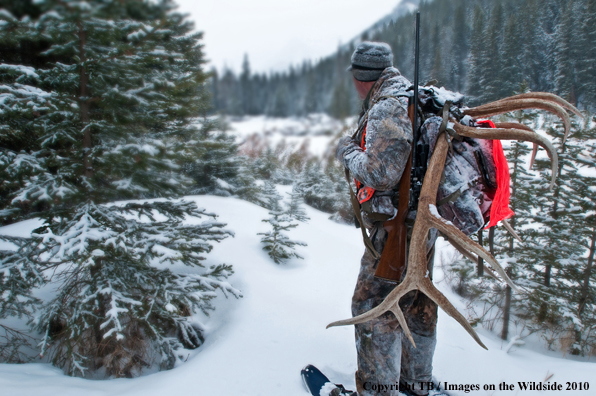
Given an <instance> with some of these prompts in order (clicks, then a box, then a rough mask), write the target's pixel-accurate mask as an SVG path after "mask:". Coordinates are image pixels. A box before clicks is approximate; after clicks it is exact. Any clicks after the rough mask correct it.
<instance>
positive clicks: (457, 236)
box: [430, 205, 519, 292]
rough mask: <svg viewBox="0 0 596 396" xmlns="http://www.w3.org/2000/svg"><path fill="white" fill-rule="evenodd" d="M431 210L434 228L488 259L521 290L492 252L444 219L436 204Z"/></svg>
mask: <svg viewBox="0 0 596 396" xmlns="http://www.w3.org/2000/svg"><path fill="white" fill-rule="evenodd" d="M431 210H432V213H433V215H434V216H433V217H431V218H430V221H431V222H432V225H433V227H434V228H436V229H437V230H439V231H441V232H442V233H443V234H445V235H447V237H448V238H449V240H452V239H453V240H454V241H455V242H456V243H457V244H459V245H460V246H464V247H465V248H467V249H469V250H470V251H471V252H472V253H474V254H476V255H478V256H480V257H482V258H483V259H484V260H486V262H488V263H489V264H490V265H491V267H493V268H494V269H495V270H496V271H497V273H498V274H499V275H500V276H501V278H503V280H504V281H505V282H507V284H508V285H509V286H511V288H512V289H513V290H514V291H516V292H519V288H518V287H517V286H516V285H515V283H513V281H512V280H511V279H509V276H507V274H506V273H505V270H504V269H503V267H501V265H500V264H499V262H498V261H497V260H496V259H495V258H494V256H493V255H492V254H490V253H489V252H487V251H486V250H485V249H484V248H483V247H482V246H480V245H479V244H477V243H476V242H474V241H473V240H471V239H470V238H469V237H467V236H466V234H464V233H463V232H461V231H460V230H459V229H457V228H456V227H455V226H454V225H453V224H452V223H450V222H448V221H447V220H445V219H443V218H442V217H441V216H440V215H439V212H437V209H436V207H435V206H434V205H432V206H431Z"/></svg>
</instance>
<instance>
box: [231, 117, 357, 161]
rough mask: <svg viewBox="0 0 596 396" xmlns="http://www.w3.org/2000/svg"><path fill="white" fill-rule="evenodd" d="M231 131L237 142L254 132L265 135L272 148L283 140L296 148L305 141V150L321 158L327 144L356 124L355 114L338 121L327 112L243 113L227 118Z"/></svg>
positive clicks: (350, 129)
mask: <svg viewBox="0 0 596 396" xmlns="http://www.w3.org/2000/svg"><path fill="white" fill-rule="evenodd" d="M228 123H229V126H230V133H231V134H232V135H234V136H236V139H237V141H238V143H242V142H244V141H245V140H246V139H248V138H249V137H250V136H251V135H253V134H258V135H260V136H261V137H264V138H265V139H266V140H267V141H268V143H269V144H270V146H271V148H275V146H276V145H277V144H279V143H281V142H282V141H285V142H286V143H287V144H294V145H295V147H294V148H295V149H298V147H300V145H302V144H303V143H304V142H305V140H308V142H307V144H308V152H309V153H310V154H312V155H315V156H318V157H321V156H323V155H324V154H326V153H327V152H328V150H329V144H330V143H331V141H333V139H334V138H335V137H336V136H337V135H338V134H339V133H341V132H342V131H343V130H344V129H345V128H349V129H348V130H349V131H350V133H351V132H353V130H354V128H355V127H356V119H355V118H354V117H351V118H347V119H346V120H345V121H343V122H342V121H340V120H337V119H335V118H332V117H330V116H328V115H327V114H318V113H315V114H309V115H307V116H304V117H292V118H275V117H267V116H246V117H241V118H233V119H229V120H228Z"/></svg>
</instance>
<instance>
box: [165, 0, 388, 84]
mask: <svg viewBox="0 0 596 396" xmlns="http://www.w3.org/2000/svg"><path fill="white" fill-rule="evenodd" d="M399 1H400V0H369V1H363V0H176V2H177V3H178V4H179V5H180V8H179V10H180V11H182V12H187V13H190V19H191V20H193V21H194V22H195V28H196V29H197V30H199V31H202V32H203V33H204V36H203V38H204V40H203V43H204V44H205V52H206V54H207V57H208V59H209V60H210V61H211V65H213V66H215V67H216V68H217V69H218V70H220V71H221V70H222V68H223V67H224V66H227V67H228V68H231V69H233V70H236V71H239V70H240V67H241V65H242V59H243V57H244V54H245V53H246V54H248V57H249V60H250V64H251V69H252V71H253V72H269V71H271V70H285V69H287V68H288V67H289V65H291V64H294V65H296V64H300V63H302V61H303V60H305V59H311V60H313V61H316V60H317V59H320V58H322V57H325V56H327V55H330V54H332V53H333V52H334V51H335V50H336V49H337V46H338V45H339V44H340V43H342V44H344V43H346V42H348V41H349V40H351V39H352V38H354V37H355V36H357V35H359V34H360V33H361V32H362V31H364V30H365V29H366V28H368V27H370V26H371V25H372V24H373V23H375V22H377V21H378V20H379V19H381V18H382V17H384V16H385V15H387V14H389V13H390V12H391V11H392V10H393V9H394V8H395V7H396V6H397V4H398V3H399Z"/></svg>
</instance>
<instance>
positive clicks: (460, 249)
mask: <svg viewBox="0 0 596 396" xmlns="http://www.w3.org/2000/svg"><path fill="white" fill-rule="evenodd" d="M449 243H450V244H451V246H453V247H454V248H455V249H456V250H457V251H458V252H460V253H461V254H463V255H464V256H466V257H467V258H468V259H470V260H471V261H472V262H474V263H477V262H478V256H476V255H475V254H474V253H472V252H470V251H468V250H467V249H466V248H464V247H463V246H460V245H458V244H457V242H455V241H453V240H450V241H449ZM482 266H483V268H484V271H485V272H486V273H487V274H488V275H490V276H491V277H492V278H494V279H496V280H499V281H500V279H499V277H498V276H497V275H495V273H494V272H492V271H491V270H490V269H489V268H488V267H487V266H486V265H484V263H483V264H482Z"/></svg>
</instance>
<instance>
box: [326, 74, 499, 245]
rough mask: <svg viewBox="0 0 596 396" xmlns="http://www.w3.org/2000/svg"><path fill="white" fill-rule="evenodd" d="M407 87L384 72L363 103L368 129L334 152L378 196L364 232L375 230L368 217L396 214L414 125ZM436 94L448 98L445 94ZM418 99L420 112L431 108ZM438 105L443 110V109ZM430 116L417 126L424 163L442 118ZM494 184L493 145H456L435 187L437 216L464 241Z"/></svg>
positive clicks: (478, 222) (479, 222)
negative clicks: (423, 146)
mask: <svg viewBox="0 0 596 396" xmlns="http://www.w3.org/2000/svg"><path fill="white" fill-rule="evenodd" d="M411 85H412V84H411V83H410V82H409V81H408V80H407V79H406V78H404V77H403V76H401V74H400V73H399V71H398V70H397V69H395V68H393V67H390V68H387V69H385V70H384V71H383V74H382V75H381V77H380V78H379V80H378V81H377V82H376V83H375V85H374V86H373V88H372V89H371V92H370V94H369V97H368V98H367V99H366V100H365V103H364V111H363V114H362V115H361V119H360V122H359V124H360V123H361V122H364V123H366V128H360V129H359V131H358V134H357V135H356V136H355V137H354V138H352V137H349V136H347V137H344V138H342V139H341V140H340V141H339V144H338V147H337V151H336V157H337V159H338V160H339V161H340V162H341V163H342V164H343V165H344V166H345V167H346V168H347V169H349V170H350V172H351V174H352V175H353V177H354V178H355V179H356V180H358V181H360V182H361V183H362V184H363V185H365V186H369V187H372V188H374V189H375V190H376V191H375V193H374V195H373V196H372V198H371V199H370V204H369V205H367V208H368V210H366V211H363V213H362V217H363V220H364V223H365V226H366V227H367V228H372V227H373V220H372V219H371V216H370V212H373V213H377V214H382V215H386V216H387V217H392V216H393V215H394V214H395V211H396V209H395V208H396V207H397V204H398V199H399V198H398V196H397V191H396V190H397V188H398V184H399V181H400V179H401V176H402V173H403V171H404V168H405V166H406V163H407V161H408V157H409V155H410V150H411V147H412V139H413V137H412V123H411V122H410V119H409V118H408V116H407V106H408V95H407V89H408V88H410V87H411ZM435 89H436V88H435ZM436 90H437V91H439V90H441V91H443V92H447V91H446V90H443V89H436ZM431 91H432V89H431ZM421 93H423V97H422V98H421V106H422V107H423V111H424V107H427V106H426V105H425V103H424V102H425V100H427V103H430V100H429V99H430V98H429V97H428V96H427V97H426V99H425V98H424V92H421ZM450 94H454V93H451V92H450ZM460 96H461V95H460ZM462 98H463V97H462ZM439 105H440V106H442V104H441V103H439ZM367 110H368V111H367ZM425 113H426V112H425ZM433 115H434V114H433V113H432V112H431V113H428V114H425V116H426V117H428V118H427V119H426V121H425V122H424V123H423V124H422V126H421V129H420V140H419V142H418V144H419V145H420V144H426V145H428V146H429V149H430V150H429V155H428V160H430V153H432V151H433V149H434V146H435V143H436V139H437V138H438V135H439V127H440V124H441V118H440V117H436V116H434V117H433ZM362 117H365V118H362ZM366 117H367V118H366ZM463 121H464V120H462V122H463ZM467 122H470V123H473V122H474V121H473V120H467ZM364 129H365V130H366V135H365V139H364V149H363V148H361V142H362V135H363V131H364ZM496 184H497V182H496V170H495V166H494V162H493V160H492V141H490V140H482V139H469V138H464V140H463V141H454V142H453V150H452V151H450V152H449V154H448V155H447V160H446V165H445V170H444V178H443V180H442V182H441V185H440V186H439V191H438V195H437V205H438V211H439V213H440V214H441V216H443V217H444V218H446V219H447V220H449V221H452V222H453V223H454V225H455V226H456V227H458V228H459V229H460V230H462V231H463V232H464V233H465V234H466V235H470V234H472V233H474V232H476V231H478V230H479V229H480V228H481V227H482V226H483V225H484V223H485V220H486V218H487V217H488V211H489V209H490V204H491V202H492V197H493V196H494V192H495V191H494V188H496ZM441 202H442V203H441ZM408 218H410V219H413V218H415V212H411V213H409V214H408Z"/></svg>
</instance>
